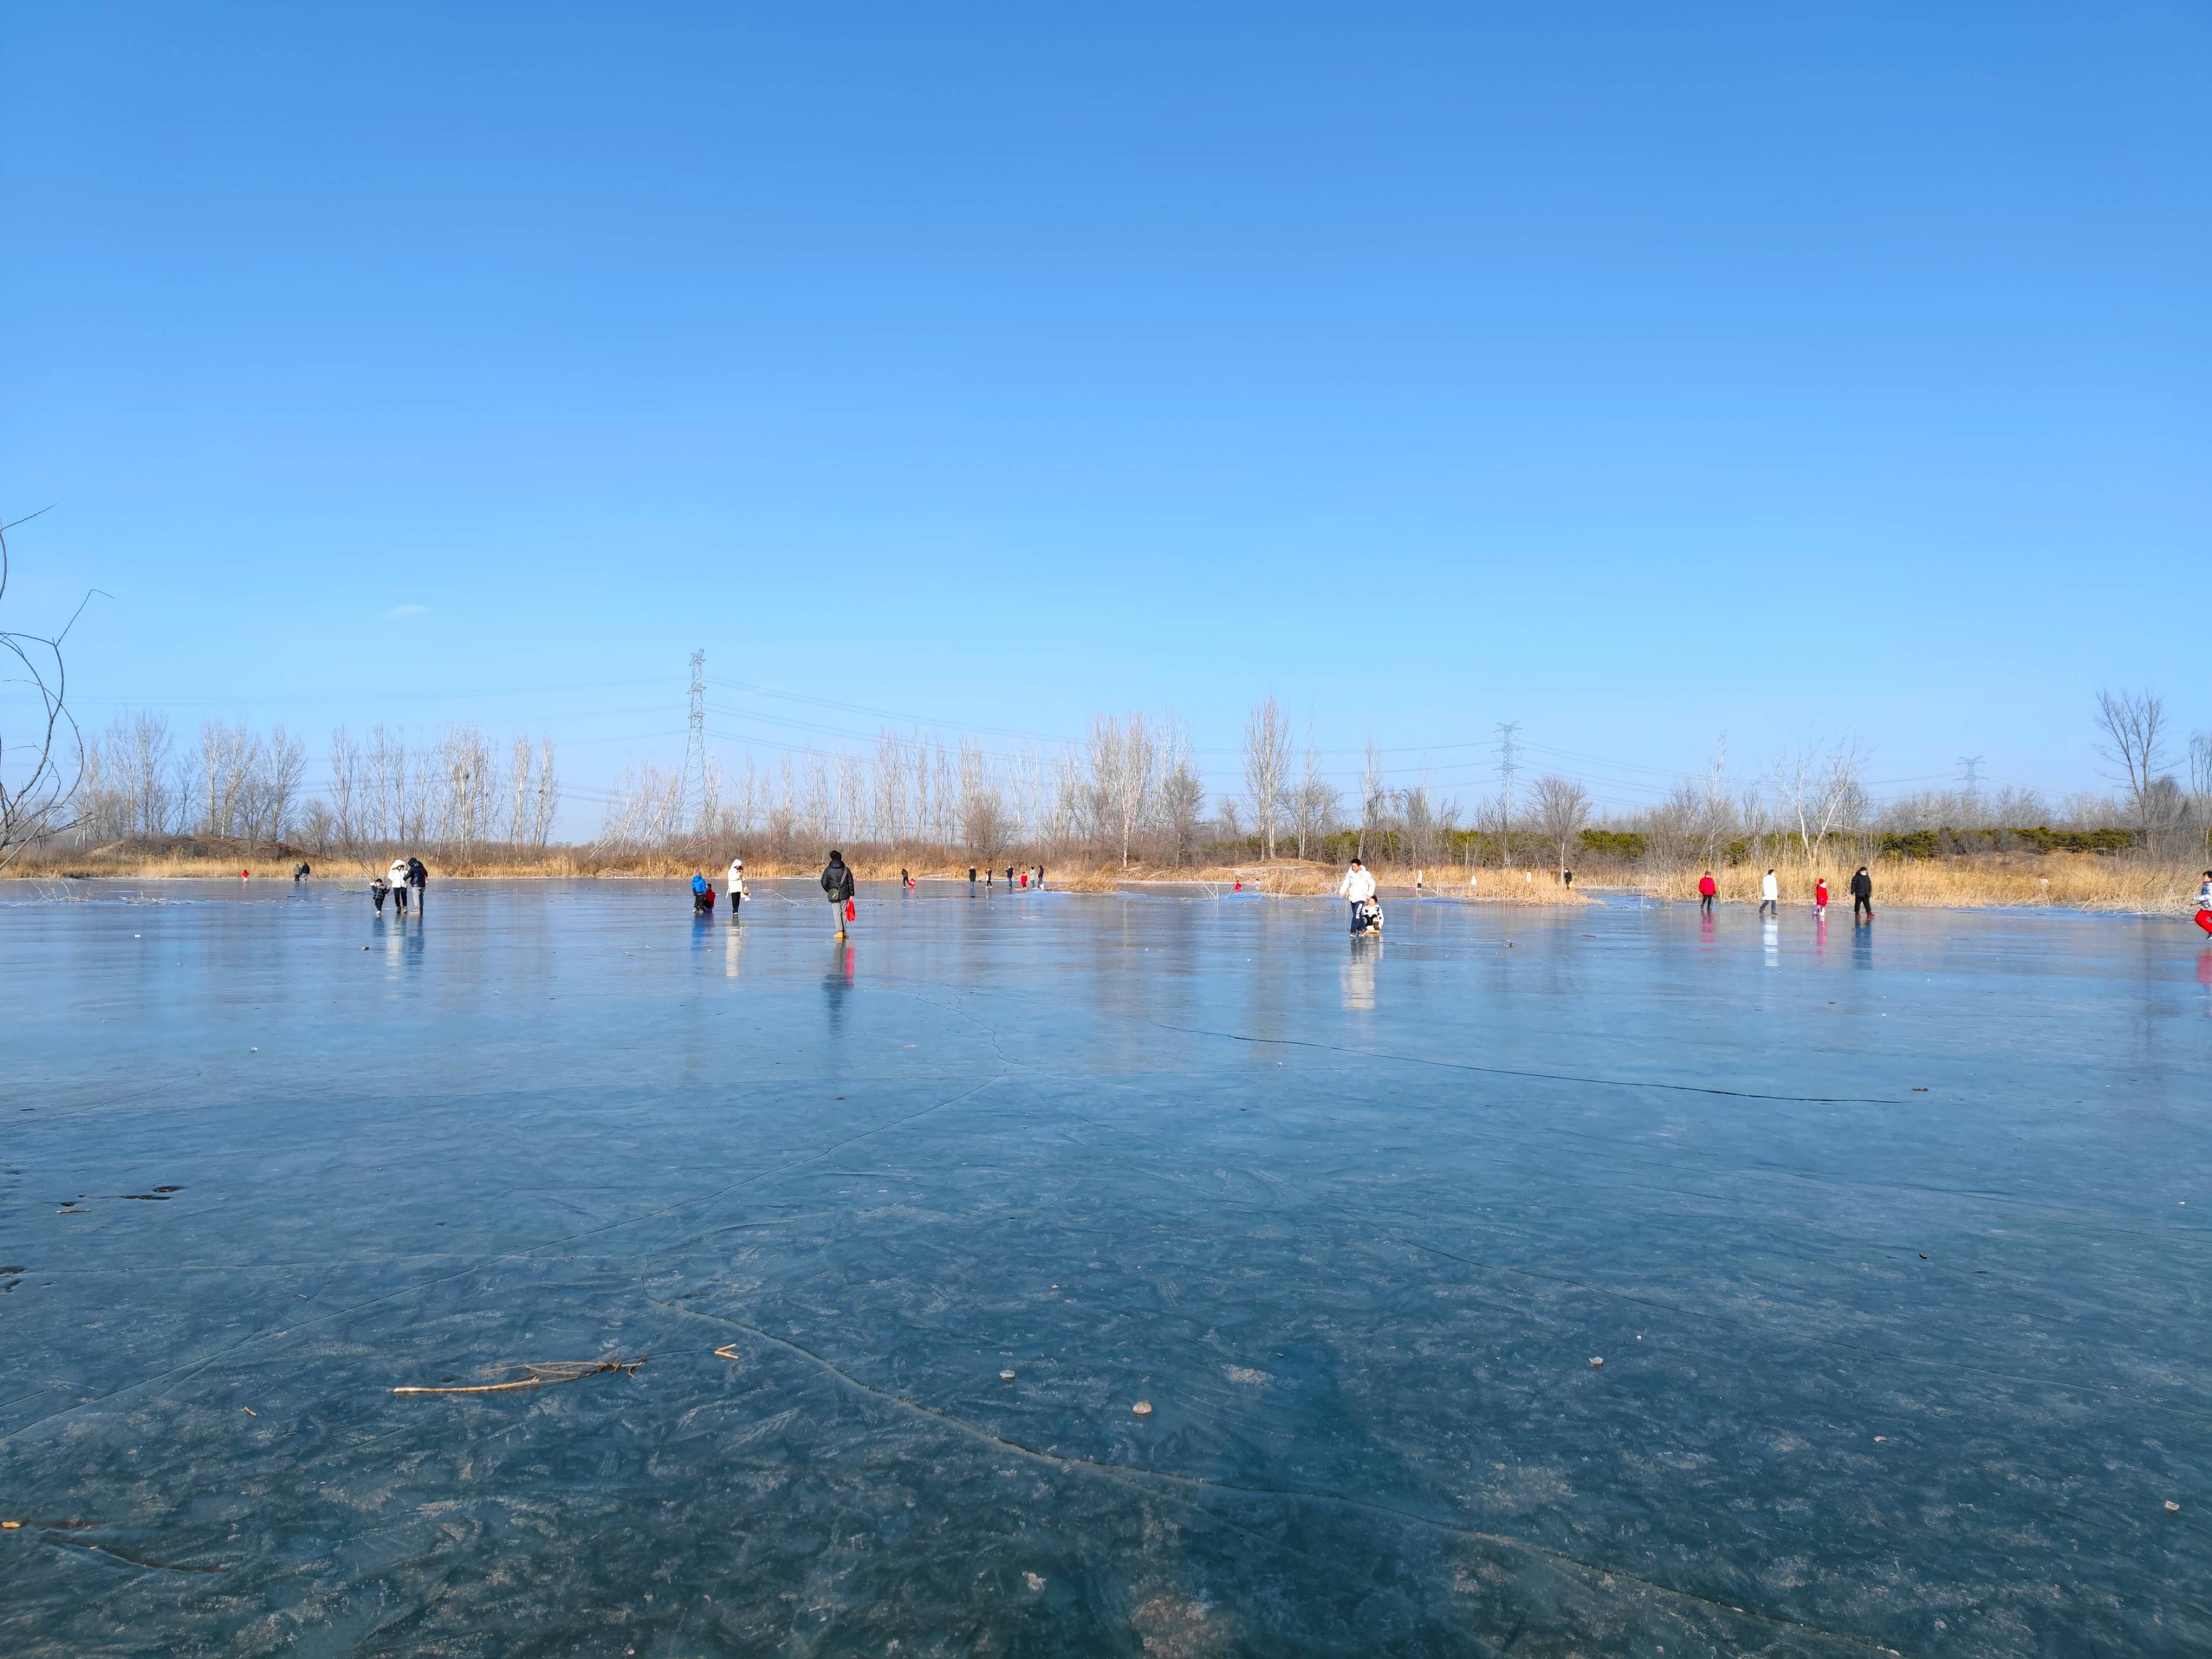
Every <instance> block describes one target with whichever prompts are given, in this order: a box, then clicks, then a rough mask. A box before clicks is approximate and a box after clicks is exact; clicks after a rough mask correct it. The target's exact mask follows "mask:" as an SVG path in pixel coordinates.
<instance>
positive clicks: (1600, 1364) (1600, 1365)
mask: <svg viewBox="0 0 2212 1659" xmlns="http://www.w3.org/2000/svg"><path fill="white" fill-rule="evenodd" d="M1590 1369H1591V1370H1594V1371H1595V1370H1604V1369H1605V1361H1603V1360H1602V1359H1600V1358H1596V1357H1595V1355H1593V1356H1592V1357H1591V1359H1590Z"/></svg>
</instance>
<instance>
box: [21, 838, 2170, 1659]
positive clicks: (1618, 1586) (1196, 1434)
mask: <svg viewBox="0 0 2212 1659" xmlns="http://www.w3.org/2000/svg"><path fill="white" fill-rule="evenodd" d="M213 885H214V884H211V887H210V889H197V890H196V889H191V888H186V887H182V886H179V887H178V888H176V889H174V890H173V892H172V893H171V895H170V896H171V897H173V900H174V901H175V902H170V903H166V904H160V905H141V906H131V907H125V906H123V905H119V904H112V903H108V904H103V903H100V902H82V903H69V904H60V903H57V904H51V905H40V904H35V903H28V904H22V905H19V906H15V907H12V908H9V910H8V911H7V925H6V927H5V928H4V929H0V1007H4V1008H5V1009H6V1011H7V1013H6V1020H7V1024H6V1030H7V1036H8V1054H9V1082H10V1091H9V1098H8V1103H7V1109H6V1115H5V1121H6V1122H7V1123H8V1125H9V1131H10V1133H9V1137H8V1140H7V1143H6V1148H5V1153H4V1157H3V1158H0V1193H4V1196H5V1202H0V1493H4V1494H6V1496H5V1497H4V1498H0V1504H4V1505H5V1506H6V1508H5V1511H4V1512H5V1516H6V1518H9V1519H21V1520H22V1521H23V1522H24V1525H23V1526H22V1527H21V1528H16V1529H14V1530H9V1531H5V1532H0V1574H4V1575H5V1577H4V1583H6V1585H7V1595H6V1597H5V1602H4V1608H5V1610H4V1613H0V1623H4V1628H5V1629H6V1631H7V1635H8V1643H7V1645H8V1650H9V1653H10V1654H11V1655H12V1654H16V1653H23V1654H32V1655H54V1656H58V1655H64V1654H67V1655H74V1654H79V1653H97V1652H120V1651H145V1650H167V1651H179V1652H186V1651H204V1652H228V1651H241V1652H244V1651H270V1652H275V1651H283V1650H288V1649H289V1650H295V1651H303V1652H304V1651H314V1652H346V1651H362V1652H374V1653H392V1654H402V1653H406V1654H412V1653H416V1652H428V1651H441V1650H443V1651H486V1652H489V1651H495V1650H507V1651H541V1652H547V1653H569V1652H611V1653H620V1652H623V1651H624V1650H629V1649H635V1651H636V1652H637V1653H639V1654H651V1653H669V1654H684V1655H690V1654H696V1653H756V1652H776V1651H799V1650H804V1651H808V1652H816V1653H825V1654H829V1653H839V1654H842V1653H848V1652H872V1653H881V1652H888V1651H891V1650H893V1644H896V1650H897V1651H899V1652H902V1653H911V1652H937V1651H942V1652H951V1651H981V1650H995V1651H1013V1652H1036V1653H1048V1652H1092V1651H1099V1652H1121V1651H1128V1652H1145V1651H1154V1652H1176V1651H1181V1652H1190V1653H1232V1654H1233V1653H1246V1654H1254V1655H1261V1654H1276V1653H1287V1652H1314V1653H1322V1652H1358V1653H1368V1652H1374V1653H1383V1652H1425V1653H1456V1652H1470V1653H1474V1652H1492V1651H1499V1650H1504V1649H1506V1648H1509V1647H1517V1650H1520V1651H1526V1652H1534V1653H1565V1652H1574V1651H1579V1652H1590V1653H1608V1654H1610V1653H1634V1652H1652V1651H1656V1650H1657V1649H1658V1648H1660V1647H1662V1646H1663V1647H1665V1648H1667V1649H1668V1651H1669V1652H1670V1653H1680V1654H1695V1653H1706V1652H1729V1653H1735V1652H1750V1651H1756V1652H1761V1653H1774V1654H1784V1653H1788V1654H1835V1655H1843V1654H1863V1653H1865V1652H1867V1651H1869V1648H1870V1647H1872V1646H1875V1645H1880V1646H1883V1647H1888V1648H1893V1649H1896V1650H1902V1651H1905V1652H1916V1653H1917V1652H1936V1651H1941V1652H1944V1653H1949V1654H1998V1653H2013V1652H2018V1651H2021V1650H2023V1648H2024V1647H2033V1648H2035V1649H2037V1650H2041V1651H2048V1652H2052V1653H2075V1652H2082V1653H2087V1652H2114V1653H2120V1652H2124V1653H2131V1654H2166V1653H2171V1654H2177V1655H2178V1654H2183V1653H2195V1652H2201V1651H2205V1650H2212V1630H2208V1628H2207V1626H2206V1617H2207V1615H2206V1613H2205V1610H2204V1607H2203V1597H2202V1596H2201V1595H2199V1594H2198V1593H2197V1585H2198V1584H2200V1583H2202V1580H2203V1573H2202V1570H2201V1559H2202V1547H2201V1542H2202V1541H2201V1539H2200V1538H2199V1536H2198V1534H2197V1533H2196V1532H2195V1531H2193V1530H2191V1528H2192V1527H2193V1526H2194V1525H2195V1524H2196V1523H2194V1522H2191V1519H2190V1517H2191V1516H2193V1515H2197V1514H2198V1513H2199V1511H2200V1510H2201V1508H2202V1505H2201V1504H2197V1502H2196V1500H2195V1498H2193V1497H2192V1496H2191V1494H2198V1493H2202V1492H2204V1491H2206V1490H2207V1489H2208V1487H2212V1468H2208V1467H2207V1464H2208V1450H2207V1448H2208V1445H2212V1437H2208V1436H2206V1435H2204V1434H2203V1433H2201V1432H2199V1431H2197V1425H2198V1424H2199V1423H2200V1422H2201V1421H2202V1420H2203V1419H2204V1418H2205V1417H2206V1416H2207V1414H2208V1413H2212V1381H2208V1379H2212V1333H2209V1332H2208V1329H2207V1328H2206V1326H2205V1324H2204V1322H2203V1321H2202V1320H2198V1319H2195V1318H2191V1317H2189V1316H2187V1313H2188V1310H2190V1309H2191V1308H2192V1307H2193V1306H2194V1304H2195V1299H2196V1297H2197V1295H2198V1289H2197V1287H2198V1285H2200V1283H2201V1281H2202V1279H2203V1273H2204V1265H2205V1264H2204V1261H2203V1237H2202V1233H2201V1228H2202V1226H2203V1218H2204V1217H2205V1215H2206V1214H2207V1212H2208V1210H2212V1181H2208V1180H2207V1178H2206V1177H2207V1176H2208V1173H2212V1170H2208V1162H2212V1160H2208V1153H2207V1151H2206V1148H2207V1146H2208V1144H2212V1143H2208V1139H2207V1137H2206V1135H2205V1133H2204V1125H2203V1114H2204V1110H2205V1095H2206V1091H2205V1088H2204V1079H2205V1076H2206V1075H2207V1070H2208V1061H2212V1050H2208V1048H2207V1047H2206V1045H2207V1043H2208V1042H2212V1022H2208V1021H2207V1019H2206V1018H2203V1016H2204V1015H2205V1014H2207V1013H2208V1012H2212V951H2207V952H2203V953H2201V954H2200V953H2199V952H2198V951H2197V948H2196V945H2195V942H2194V940H2193V939H2188V938H2185V936H2184V927H2185V924H2183V923H2179V922H2176V923H2174V924H2172V925H2171V926H2169V925H2167V924H2165V923H2139V922H2129V921H2112V920H2101V919H2089V918H2079V917H2066V916H2051V915H2036V916H2033V917H2025V918H2023V917H2008V916H1984V917H1969V918H1963V919H1962V918H1960V917H1958V916H1955V915H1929V916H1918V915H1912V914H1911V913H1906V912H1898V911H1892V912H1887V913H1886V914H1885V915H1883V916H1882V918H1881V922H1880V927H1881V932H1882V939H1881V950H1880V951H1879V952H1877V951H1875V948H1874V943H1873V932H1874V930H1873V928H1872V927H1857V928H1855V929H1854V931H1853V934H1852V938H1851V942H1850V943H1851V948H1850V953H1849V956H1848V958H1847V959H1846V958H1845V957H1844V956H1843V955H1842V954H1841V953H1840V952H1837V953H1830V952H1828V951H1825V950H1824V949H1823V946H1824V945H1825V943H1826V940H1825V938H1824V931H1823V928H1822V926H1821V925H1820V923H1819V922H1817V921H1815V920H1814V918H1812V917H1810V916H1809V915H1802V914H1800V915H1789V916H1784V917H1783V918H1780V919H1779V920H1778V921H1767V922H1761V923H1760V924H1759V926H1758V927H1757V928H1756V929H1754V928H1753V926H1752V923H1753V920H1754V918H1753V916H1752V915H1750V913H1749V912H1748V911H1747V910H1731V909H1729V908H1723V910H1722V913H1721V914H1720V915H1718V916H1717V917H1711V918H1700V917H1699V916H1698V915H1696V913H1695V911H1694V910H1692V909H1689V908H1661V907H1641V908H1639V907H1634V906H1628V905H1623V906H1620V907H1612V906H1607V907H1601V908H1593V909H1584V910H1579V911H1577V912H1574V913H1571V914H1570V915H1561V916H1556V917H1555V916H1548V915H1541V914H1531V913H1521V914H1513V915H1509V914H1507V913H1504V912H1503V911H1502V910H1499V909H1496V908H1488V907H1482V908H1477V907H1462V906H1459V905H1455V904H1451V903H1446V902H1428V903H1423V904H1421V905H1419V906H1413V905H1405V906H1401V913H1402V921H1403V923H1404V925H1403V926H1402V927H1401V926H1400V921H1401V917H1400V916H1398V915H1394V918H1393V921H1392V930H1393V931H1392V938H1391V939H1390V943H1389V947H1388V948H1389V960H1388V961H1387V963H1386V962H1385V961H1384V959H1383V952H1382V947H1381V945H1380V942H1379V941H1375V940H1364V941H1350V942H1348V941H1347V940H1346V936H1345V931H1344V929H1345V913H1344V911H1343V909H1342V908H1341V907H1340V906H1339V905H1337V904H1335V903H1334V902H1327V903H1322V902H1315V903H1311V904H1302V903H1296V902H1292V903H1279V902H1268V901H1265V900H1259V899H1244V898H1240V899H1238V900H1237V901H1236V902H1221V903H1218V904H1216V903H1186V902H1182V900H1181V897H1180V896H1170V895H1166V894H1163V895H1160V896H1151V897H1133V898H1122V897H1112V896H1095V897H1093V896H1074V895H1059V894H1054V895H1049V896H1046V898H1045V899H1043V900H1042V901H1041V902H1008V901H1007V900H1006V896H1005V895H1003V894H994V895H992V896H982V895H978V896H975V897H974V898H973V899H971V898H970V897H969V895H968V894H967V892H966V891H965V889H964V884H955V885H949V886H947V887H946V888H945V889H944V890H942V891H941V892H939V891H934V890H932V889H931V888H928V887H925V888H923V889H922V890H920V891H918V892H916V893H915V894H913V895H910V896H896V895H894V894H893V892H892V890H890V889H889V888H884V889H881V890H878V889H871V888H864V889H863V890H862V892H861V895H860V921H859V923H858V925H857V926H856V927H855V928H854V934H855V937H854V939H852V940H850V941H847V942H843V943H833V942H829V941H827V940H825V939H824V938H823V931H824V930H823V927H822V922H823V916H822V915H821V911H822V908H823V906H822V904H821V902H820V900H819V897H818V896H817V895H816V894H815V893H813V892H811V891H810V890H807V886H806V884H793V886H792V887H791V888H790V889H788V890H786V891H779V890H778V889H777V888H776V886H775V884H770V883H765V882H763V883H760V884H757V888H758V891H757V902H754V903H749V904H748V905H747V906H746V907H745V909H744V921H743V922H742V923H741V924H740V923H738V922H736V921H733V920H732V921H722V920H720V919H719V918H718V919H717V920H716V921H715V922H714V924H713V926H714V927H719V928H720V930H721V934H722V937H721V939H720V949H719V950H717V949H715V948H714V939H712V937H711V935H710V933H706V932H695V931H694V930H693V924H692V923H691V921H690V902H689V895H688V893H685V892H684V891H683V890H681V889H680V888H679V887H678V884H669V885H668V886H667V887H665V888H662V887H659V886H658V885H653V884H633V883H610V884H605V885H604V886H601V885H595V884H560V883H545V884H518V885H515V886H512V887H493V886H487V885H479V884H471V883H465V882H451V883H445V884H441V887H440V893H439V904H438V908H437V909H436V910H435V912H433V913H431V914H429V915H427V916H425V915H419V914H417V915H412V916H410V919H409V920H408V921H407V922H405V923H404V924H399V923H398V922H396V921H394V920H393V919H392V918H391V917H389V916H387V917H386V919H385V920H384V921H381V922H380V921H377V920H376V919H375V918H374V917H373V916H372V915H370V914H369V913H368V905H367V902H366V901H365V900H362V899H361V898H359V896H357V895H354V894H350V893H348V894H343V895H341V894H337V893H334V892H331V890H328V889H319V888H316V889H307V890H303V891H302V892H301V893H300V894H299V895H297V896H295V895H293V894H291V893H289V892H288V893H287V894H286V896H285V897H286V900H287V901H288V902H263V901H258V900H255V899H253V898H252V897H251V896H244V895H240V894H239V893H237V892H236V891H235V887H236V884H230V887H231V889H232V890H230V891H228V892H219V891H216V890H213ZM94 896H96V894H95V895H94ZM1509 929H1510V932H1509ZM139 935H143V938H142V937H138V936H139ZM1509 937H1510V939H1512V941H1513V945H1514V948H1513V949H1511V950H1507V949H1505V948H1504V944H1505V941H1506V939H1508V938H1509ZM863 944H865V947H866V951H867V953H868V958H867V963H866V972H865V973H862V972H860V971H859V961H858V952H859V949H860V946H861V945H863ZM364 946H366V947H368V948H367V949H364V948H363V947H364ZM825 952H826V954H825ZM741 962H742V964H743V969H744V971H743V973H742V974H740V973H739V972H738V968H739V965H740V963H741ZM1386 979H1387V981H1388V983H1387V986H1386V985H1384V984H1383V981H1384V980H1386ZM1923 1091H1924V1092H1923ZM149 1195H150V1196H149ZM1593 1356H1602V1357H1603V1358H1604V1359H1605V1364H1604V1365H1603V1366H1602V1367H1601V1368H1599V1367H1593V1366H1592V1365H1591V1364H1590V1363H1589V1361H1590V1359H1591V1358H1592V1357H1593ZM599 1357H620V1358H623V1359H626V1360H629V1359H636V1358H641V1357H642V1358H649V1362H650V1363H648V1364H646V1365H645V1366H644V1367H643V1368H642V1369H641V1370H638V1371H637V1372H636V1373H635V1378H634V1379H633V1378H628V1377H622V1378H610V1377H607V1376H587V1377H585V1378H584V1379H582V1380H580V1381H577V1382H574V1383H568V1384H564V1385H563V1386H562V1387H559V1388H555V1389H540V1390H532V1389H521V1390H513V1391H506V1392H501V1393H499V1394H483V1395H441V1396H437V1397H435V1398H431V1399H419V1398H403V1397H395V1396H394V1395H392V1393H391V1390H392V1388H394V1387H395V1386H400V1385H410V1386H435V1387H441V1388H443V1387H469V1386H475V1385H478V1384H483V1383H493V1382H498V1381H502V1380H508V1379H512V1378H514V1377H516V1376H519V1375H520V1371H519V1370H518V1369H517V1368H518V1367H520V1366H523V1365H527V1364H542V1363H545V1362H582V1361H586V1360H590V1359H592V1358H599ZM1007 1372H1011V1373H1012V1377H1011V1378H1007V1377H1006V1376H1003V1375H1002V1374H1003V1373H1007ZM1137 1401H1145V1402H1146V1403H1148V1404H1149V1405H1150V1406H1151V1407H1152V1411H1151V1413H1148V1414H1146V1415H1143V1416H1139V1415H1138V1414H1137V1413H1134V1411H1133V1405H1134V1403H1135V1402H1137ZM249 1413H250V1414H249ZM2168 1500H2172V1501H2175V1502H2178V1503H2180V1504H2182V1505H2183V1507H2182V1509H2181V1511H2180V1513H2179V1515H2178V1516H2169V1515H2168V1514H2167V1513H2166V1510H2165V1508H2164V1505H2165V1504H2166V1502H2167V1501H2168ZM648 1597H650V1599H648ZM1738 1609H1741V1611H1738ZM1938 1621H1941V1623H1940V1625H1939V1623H1938ZM118 1632H123V1633H124V1634H121V1635H118Z"/></svg>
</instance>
